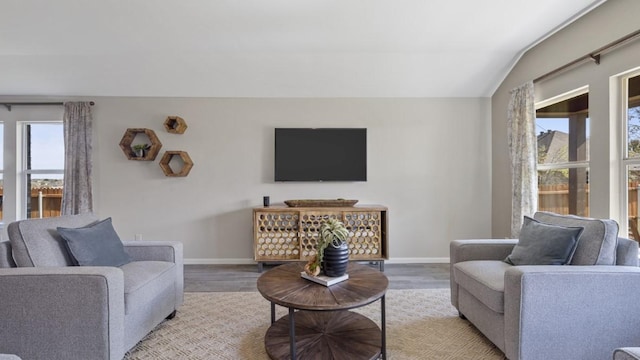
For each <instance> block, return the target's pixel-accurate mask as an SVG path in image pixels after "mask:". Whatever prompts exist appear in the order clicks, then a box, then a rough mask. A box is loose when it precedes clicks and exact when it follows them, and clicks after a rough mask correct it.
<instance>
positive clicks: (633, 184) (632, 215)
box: [627, 165, 640, 240]
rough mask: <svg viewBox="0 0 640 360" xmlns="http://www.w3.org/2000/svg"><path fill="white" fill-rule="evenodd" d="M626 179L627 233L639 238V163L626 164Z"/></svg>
mask: <svg viewBox="0 0 640 360" xmlns="http://www.w3.org/2000/svg"><path fill="white" fill-rule="evenodd" d="M627 179H629V185H628V189H627V191H628V192H627V195H628V196H627V214H628V216H629V234H628V236H629V237H630V238H631V239H635V240H640V236H639V235H638V232H639V231H640V228H639V227H638V223H639V222H640V219H638V215H639V214H638V200H640V165H630V166H627Z"/></svg>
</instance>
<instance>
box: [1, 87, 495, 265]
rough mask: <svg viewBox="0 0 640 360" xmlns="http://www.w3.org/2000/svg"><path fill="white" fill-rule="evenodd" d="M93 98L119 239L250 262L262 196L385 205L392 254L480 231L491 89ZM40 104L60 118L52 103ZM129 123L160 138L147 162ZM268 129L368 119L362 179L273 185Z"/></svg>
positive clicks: (98, 180)
mask: <svg viewBox="0 0 640 360" xmlns="http://www.w3.org/2000/svg"><path fill="white" fill-rule="evenodd" d="M7 99H8V98H7V97H5V98H4V100H7ZM1 100H3V98H2V97H0V101H1ZM11 100H16V98H11ZM21 100H29V101H34V99H24V98H22V99H21ZM36 100H42V99H36ZM65 100H67V99H65ZM92 100H95V102H96V105H95V106H94V107H93V114H94V133H95V144H94V161H95V165H94V176H95V195H96V196H95V205H96V212H97V213H98V215H99V216H100V217H107V216H111V217H113V219H114V224H115V226H116V230H117V231H118V233H119V234H120V236H121V237H122V238H124V239H132V238H133V237H134V234H142V236H143V239H144V240H152V239H159V240H170V239H177V240H181V241H182V242H183V243H184V246H185V258H186V259H188V261H189V262H202V263H207V262H211V263H221V262H226V263H239V262H250V261H251V259H252V258H253V250H252V235H253V230H252V211H251V209H252V207H254V206H259V205H261V203H262V196H263V195H269V196H271V201H272V202H282V201H284V200H287V199H313V198H349V199H359V200H360V203H361V204H382V205H386V206H388V207H389V243H390V245H389V249H390V250H389V253H390V256H391V260H392V261H396V262H416V261H417V262H425V261H447V260H448V256H449V242H450V241H451V240H452V239H456V238H472V237H488V236H489V235H490V230H491V226H490V224H491V193H490V191H491V176H490V171H491V170H490V169H491V156H490V148H491V145H490V144H491V131H490V126H489V121H490V111H491V109H490V104H489V99H486V98H456V99H447V98H429V99H424V98H423V99H418V98H415V99H414V98H411V99H409V98H406V99H379V98H376V99H372V98H345V99H320V98H316V99H250V98H242V99H223V98H118V97H102V98H100V97H99V98H93V99H92ZM36 111H43V109H42V108H38V109H36V108H18V107H15V108H14V109H13V111H12V112H7V111H6V110H3V109H0V120H3V121H9V122H11V121H14V119H16V118H25V119H28V118H29V116H30V113H33V112H36ZM46 111H48V112H51V113H52V115H51V116H58V118H60V117H61V115H60V114H61V109H60V108H54V109H48V110H46ZM168 115H179V116H181V117H182V118H184V119H185V121H186V122H187V125H188V126H189V127H188V129H187V131H186V132H185V133H184V134H183V135H176V134H170V133H167V132H166V131H165V130H164V128H163V125H162V124H163V122H164V120H165V118H166V117H167V116H168ZM129 127H146V128H150V129H153V130H154V131H155V132H156V134H157V135H158V137H159V138H160V141H161V142H162V144H163V147H162V149H161V151H160V155H159V156H158V158H157V159H156V160H155V161H153V162H140V161H129V160H127V159H126V158H125V156H124V154H123V153H122V151H121V150H120V148H119V146H118V143H119V142H120V139H121V138H122V136H123V134H124V132H125V130H126V129H127V128H129ZM275 127H365V128H367V129H368V134H367V135H368V144H367V145H368V181H367V182H360V183H344V182H341V183H274V182H273V148H274V145H273V140H274V139H273V132H274V128H275ZM166 150H185V151H187V152H188V153H189V155H190V156H191V158H192V160H193V161H194V163H195V165H194V167H193V169H192V170H191V173H190V174H189V176H188V177H185V178H169V177H165V176H164V174H163V173H162V171H161V169H160V167H159V166H158V161H159V160H160V157H161V155H162V154H163V153H164V151H166ZM315 156H322V151H321V149H318V151H317V152H314V153H310V154H309V158H310V159H313V157H315Z"/></svg>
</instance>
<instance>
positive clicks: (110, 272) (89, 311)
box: [0, 266, 124, 359]
mask: <svg viewBox="0 0 640 360" xmlns="http://www.w3.org/2000/svg"><path fill="white" fill-rule="evenodd" d="M0 319H2V326H0V349H2V351H3V352H7V353H12V354H16V355H18V356H20V357H21V358H23V359H44V358H48V359H65V358H66V359H70V358H77V359H96V358H100V359H122V357H123V356H124V349H123V346H124V345H123V344H124V339H123V336H124V279H123V273H122V270H120V269H118V268H115V267H80V266H72V267H27V268H10V269H0Z"/></svg>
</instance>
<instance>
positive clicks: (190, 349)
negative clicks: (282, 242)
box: [125, 289, 505, 360]
mask: <svg viewBox="0 0 640 360" xmlns="http://www.w3.org/2000/svg"><path fill="white" fill-rule="evenodd" d="M276 308H277V317H278V318H279V317H280V316H283V315H285V314H286V313H287V310H286V309H285V308H281V307H279V306H277V307H276ZM354 311H357V312H359V313H361V314H363V315H365V316H367V317H369V318H371V319H372V320H374V321H375V322H376V323H378V325H379V324H380V302H379V301H377V302H374V303H373V304H370V305H367V306H366V307H362V308H359V309H356V310H354ZM386 317H387V358H388V359H393V360H413V359H415V360H424V359H474V360H484V359H487V360H489V359H491V360H494V359H495V360H502V359H505V357H504V355H503V354H502V352H500V350H498V349H497V348H496V347H495V346H494V345H493V344H492V343H491V342H490V341H489V340H487V339H486V338H485V337H484V336H483V335H482V334H481V333H480V332H479V331H478V330H476V329H475V328H474V327H473V325H471V324H470V323H469V322H468V321H466V320H462V319H460V318H459V317H458V316H457V312H456V310H455V308H454V307H453V306H451V304H450V301H449V289H429V290H389V291H388V292H387V295H386ZM269 325H270V306H269V302H268V301H267V300H265V299H264V298H263V297H262V296H261V295H260V294H259V293H258V292H217V293H216V292H207V293H204V292H203V293H185V303H184V305H183V306H182V307H181V308H180V309H179V311H178V314H177V316H176V317H175V318H174V319H173V320H168V321H165V322H163V323H162V324H160V325H159V326H158V327H157V328H156V329H155V330H154V331H153V332H152V333H150V334H149V335H148V336H147V337H146V338H145V339H144V340H142V341H141V342H140V343H139V344H138V345H137V346H136V347H135V348H133V349H132V350H131V351H130V352H129V353H127V355H126V356H125V359H126V360H141V359H153V360H164V359H166V360H169V359H171V360H176V359H207V360H208V359H216V360H218V359H220V360H227V359H228V360H241V359H247V360H263V359H264V360H267V359H269V356H268V355H267V353H266V352H265V349H264V334H265V332H266V331H267V329H268V328H269Z"/></svg>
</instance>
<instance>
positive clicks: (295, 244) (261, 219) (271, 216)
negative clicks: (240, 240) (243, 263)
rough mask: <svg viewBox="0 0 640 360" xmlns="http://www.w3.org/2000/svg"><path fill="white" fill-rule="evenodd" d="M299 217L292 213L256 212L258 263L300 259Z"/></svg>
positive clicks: (256, 252) (256, 255)
mask: <svg viewBox="0 0 640 360" xmlns="http://www.w3.org/2000/svg"><path fill="white" fill-rule="evenodd" d="M298 221H299V215H298V212H297V211H291V212H267V211H264V212H262V211H256V212H254V231H255V234H254V235H255V236H254V241H255V244H254V251H255V254H254V255H255V259H256V260H257V261H277V260H298V259H300V239H299V237H298Z"/></svg>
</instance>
